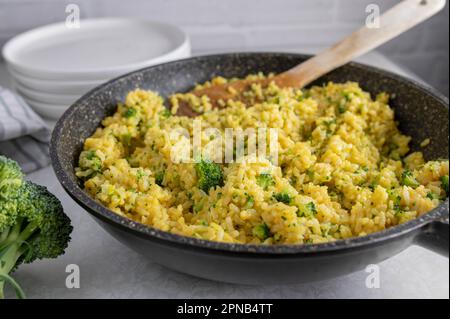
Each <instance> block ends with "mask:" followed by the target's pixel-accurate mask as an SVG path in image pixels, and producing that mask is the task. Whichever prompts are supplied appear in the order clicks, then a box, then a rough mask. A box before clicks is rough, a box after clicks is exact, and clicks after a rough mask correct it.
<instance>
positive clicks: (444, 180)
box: [440, 175, 448, 196]
mask: <svg viewBox="0 0 450 319" xmlns="http://www.w3.org/2000/svg"><path fill="white" fill-rule="evenodd" d="M440 181H441V186H442V188H443V189H444V191H445V194H446V195H447V196H448V175H444V176H441V178H440Z"/></svg>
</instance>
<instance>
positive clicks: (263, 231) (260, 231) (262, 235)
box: [252, 223, 271, 240]
mask: <svg viewBox="0 0 450 319" xmlns="http://www.w3.org/2000/svg"><path fill="white" fill-rule="evenodd" d="M252 233H253V235H254V236H256V237H258V238H259V239H260V240H266V239H267V238H269V237H270V236H271V234H270V228H269V226H267V224H266V223H262V224H259V225H256V226H255V227H253V230H252Z"/></svg>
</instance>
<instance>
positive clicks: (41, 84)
mask: <svg viewBox="0 0 450 319" xmlns="http://www.w3.org/2000/svg"><path fill="white" fill-rule="evenodd" d="M8 72H9V73H10V74H11V76H12V77H13V79H14V81H15V82H16V83H19V84H21V85H22V86H25V87H27V88H30V89H34V90H35V91H42V92H48V93H55V94H72V95H73V94H81V95H82V94H84V93H86V92H88V91H89V90H91V89H93V88H94V87H96V86H99V85H100V84H102V83H104V82H106V81H108V79H105V80H97V81H58V80H40V79H36V78H31V77H28V76H26V75H23V74H20V73H19V72H17V71H14V70H12V69H11V68H9V69H8Z"/></svg>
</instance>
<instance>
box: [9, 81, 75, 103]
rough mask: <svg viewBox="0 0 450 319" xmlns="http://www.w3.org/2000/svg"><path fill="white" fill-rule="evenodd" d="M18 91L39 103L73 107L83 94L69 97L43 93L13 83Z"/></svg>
mask: <svg viewBox="0 0 450 319" xmlns="http://www.w3.org/2000/svg"><path fill="white" fill-rule="evenodd" d="M13 86H14V88H15V89H16V91H17V92H18V93H19V94H20V95H21V96H23V97H26V98H29V99H32V100H34V101H37V102H41V103H45V104H54V105H67V106H68V105H71V104H72V103H73V102H75V101H76V100H78V99H79V98H80V97H81V96H82V94H76V95H68V94H52V93H46V92H41V91H35V90H33V89H30V88H27V87H25V86H23V85H21V84H20V83H18V82H15V83H13Z"/></svg>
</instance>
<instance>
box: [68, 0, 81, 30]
mask: <svg viewBox="0 0 450 319" xmlns="http://www.w3.org/2000/svg"><path fill="white" fill-rule="evenodd" d="M66 13H67V17H66V27H67V28H69V29H79V28H80V7H79V6H78V5H76V4H74V3H70V4H68V5H67V6H66Z"/></svg>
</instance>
